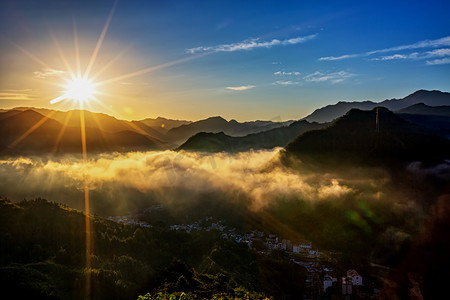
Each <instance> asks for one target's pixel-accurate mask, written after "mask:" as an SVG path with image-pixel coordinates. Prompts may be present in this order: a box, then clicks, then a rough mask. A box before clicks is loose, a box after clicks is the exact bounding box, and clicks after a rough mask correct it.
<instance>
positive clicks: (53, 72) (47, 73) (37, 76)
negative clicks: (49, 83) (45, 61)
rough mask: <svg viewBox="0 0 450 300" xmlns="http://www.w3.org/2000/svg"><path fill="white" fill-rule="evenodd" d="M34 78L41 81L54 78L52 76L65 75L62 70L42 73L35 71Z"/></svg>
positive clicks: (45, 70)
mask: <svg viewBox="0 0 450 300" xmlns="http://www.w3.org/2000/svg"><path fill="white" fill-rule="evenodd" d="M33 74H34V77H36V78H41V79H46V78H48V77H54V76H62V75H64V74H66V72H65V71H62V70H55V69H49V68H47V69H44V70H42V71H35V72H33Z"/></svg>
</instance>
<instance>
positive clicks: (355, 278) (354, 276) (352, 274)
mask: <svg viewBox="0 0 450 300" xmlns="http://www.w3.org/2000/svg"><path fill="white" fill-rule="evenodd" d="M347 277H349V278H351V280H352V284H353V285H362V277H361V275H359V274H358V272H356V270H353V269H352V270H348V271H347Z"/></svg>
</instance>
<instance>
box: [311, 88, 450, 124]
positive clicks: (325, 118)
mask: <svg viewBox="0 0 450 300" xmlns="http://www.w3.org/2000/svg"><path fill="white" fill-rule="evenodd" d="M418 103H423V104H426V105H428V106H442V105H447V106H448V105H450V93H447V92H441V91H426V90H418V91H416V92H414V93H412V94H410V95H408V96H406V97H405V98H402V99H390V100H384V101H382V102H379V103H377V102H373V101H360V102H346V101H340V102H338V103H336V104H333V105H327V106H325V107H322V108H319V109H316V110H315V111H314V112H313V113H312V114H310V115H308V116H307V117H305V118H304V119H305V120H307V121H309V122H319V123H324V122H331V121H333V120H334V119H336V118H338V117H340V116H342V115H344V114H345V113H346V112H348V111H349V110H350V109H352V108H357V109H362V110H370V109H373V108H375V107H377V106H382V107H386V108H388V109H389V110H392V111H398V110H401V109H404V108H406V107H409V106H411V105H414V104H418Z"/></svg>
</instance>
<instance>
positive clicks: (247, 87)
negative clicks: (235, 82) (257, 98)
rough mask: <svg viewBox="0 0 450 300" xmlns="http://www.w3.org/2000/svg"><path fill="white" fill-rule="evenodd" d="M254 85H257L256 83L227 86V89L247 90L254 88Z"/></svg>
mask: <svg viewBox="0 0 450 300" xmlns="http://www.w3.org/2000/svg"><path fill="white" fill-rule="evenodd" d="M254 87H255V86H254V85H242V86H227V87H226V89H227V90H232V91H245V90H249V89H252V88H254Z"/></svg>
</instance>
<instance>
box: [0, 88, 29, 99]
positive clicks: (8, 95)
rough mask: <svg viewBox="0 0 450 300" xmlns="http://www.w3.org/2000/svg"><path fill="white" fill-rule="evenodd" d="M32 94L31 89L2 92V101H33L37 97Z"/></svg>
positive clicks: (0, 96)
mask: <svg viewBox="0 0 450 300" xmlns="http://www.w3.org/2000/svg"><path fill="white" fill-rule="evenodd" d="M30 92H31V89H21V90H4V91H0V100H33V99H34V98H35V97H34V96H33V95H31V94H30Z"/></svg>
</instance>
